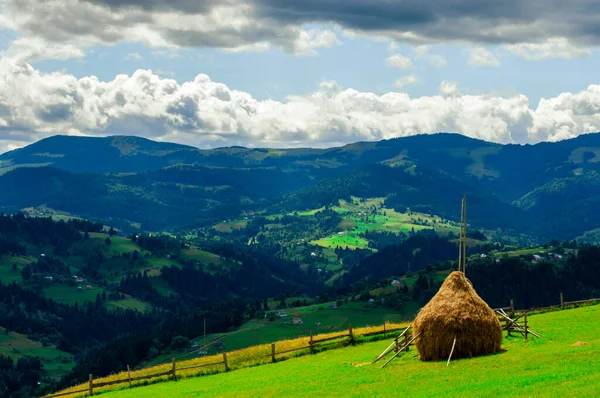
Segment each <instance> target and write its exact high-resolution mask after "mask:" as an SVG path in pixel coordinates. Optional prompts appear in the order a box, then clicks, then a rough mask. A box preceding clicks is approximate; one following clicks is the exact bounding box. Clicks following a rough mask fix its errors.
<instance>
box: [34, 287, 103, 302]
mask: <svg viewBox="0 0 600 398" xmlns="http://www.w3.org/2000/svg"><path fill="white" fill-rule="evenodd" d="M86 285H88V283H87V282H86V283H80V284H78V285H77V286H69V285H66V284H63V283H55V284H52V285H50V286H46V287H44V288H43V291H44V296H46V297H51V298H52V300H54V301H57V302H59V303H63V304H69V305H73V304H75V302H77V303H78V304H80V305H81V304H83V303H85V302H88V301H92V302H93V301H96V295H98V294H102V288H99V287H96V286H94V288H93V289H92V290H79V289H77V287H78V286H83V287H85V286H86ZM92 286H93V284H92Z"/></svg>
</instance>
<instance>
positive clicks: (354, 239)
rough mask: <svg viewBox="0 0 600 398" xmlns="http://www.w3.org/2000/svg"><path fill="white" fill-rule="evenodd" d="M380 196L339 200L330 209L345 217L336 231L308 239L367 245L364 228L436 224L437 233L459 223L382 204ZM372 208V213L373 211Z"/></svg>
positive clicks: (407, 228) (321, 243) (417, 228)
mask: <svg viewBox="0 0 600 398" xmlns="http://www.w3.org/2000/svg"><path fill="white" fill-rule="evenodd" d="M383 201H384V199H383V198H372V199H368V200H366V201H365V202H360V200H359V199H358V198H353V200H352V202H347V201H344V200H340V203H339V205H338V206H333V207H332V210H334V211H336V212H337V213H339V214H341V215H342V216H343V217H344V219H343V220H342V222H341V223H340V225H339V227H340V230H341V231H339V233H336V234H333V235H331V236H328V237H324V238H321V239H318V240H314V241H312V242H311V243H312V244H314V245H318V246H321V247H326V248H335V247H338V246H339V247H344V248H345V247H348V248H350V249H366V248H368V243H369V242H368V240H366V239H365V238H363V237H361V236H359V235H360V234H363V233H365V232H366V231H378V232H393V233H396V234H397V233H400V232H402V233H405V234H406V233H409V232H411V231H415V232H417V231H421V230H423V229H431V228H435V230H436V231H437V232H438V233H441V234H447V233H450V232H457V231H458V227H456V226H453V225H451V224H450V223H448V222H446V221H445V220H443V219H442V218H440V217H438V216H433V215H429V214H423V213H415V212H411V213H400V212H397V211H395V210H393V209H387V208H382V207H380V206H382V203H383ZM374 209H376V210H375V213H374ZM319 210H322V209H315V210H311V211H306V212H299V213H298V215H302V216H310V215H313V214H314V213H315V212H317V211H319Z"/></svg>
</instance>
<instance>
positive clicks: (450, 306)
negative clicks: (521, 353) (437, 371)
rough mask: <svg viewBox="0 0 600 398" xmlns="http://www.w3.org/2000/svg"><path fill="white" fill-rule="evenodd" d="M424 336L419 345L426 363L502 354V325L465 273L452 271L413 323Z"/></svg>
mask: <svg viewBox="0 0 600 398" xmlns="http://www.w3.org/2000/svg"><path fill="white" fill-rule="evenodd" d="M413 330H414V334H415V335H417V334H418V333H420V336H419V338H418V339H417V340H416V342H415V345H416V347H417V351H418V352H419V358H420V359H421V360H424V361H435V360H445V359H448V356H449V355H450V350H451V349H452V342H453V341H454V336H456V347H455V348H454V353H453V355H452V358H470V357H476V356H480V355H486V354H493V353H495V352H498V351H500V346H501V343H502V326H501V325H500V321H498V318H497V317H496V314H494V311H492V309H491V308H490V307H489V306H488V305H487V304H486V302H485V301H483V300H482V299H481V297H479V296H478V295H477V293H476V292H475V289H473V286H472V285H471V282H469V280H468V279H467V278H466V277H465V275H464V274H463V273H462V272H457V271H455V272H452V273H451V274H450V275H448V277H447V278H446V280H445V281H444V283H443V284H442V287H440V290H439V291H438V292H437V294H436V295H435V296H433V298H432V299H431V301H429V303H427V305H426V306H425V307H423V308H422V309H421V310H420V311H419V313H418V314H417V317H416V318H415V321H414V324H413Z"/></svg>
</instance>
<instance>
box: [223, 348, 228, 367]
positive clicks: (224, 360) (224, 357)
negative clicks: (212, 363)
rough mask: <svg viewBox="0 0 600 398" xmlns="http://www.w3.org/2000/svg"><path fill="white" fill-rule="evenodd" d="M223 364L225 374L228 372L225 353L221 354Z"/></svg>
mask: <svg viewBox="0 0 600 398" xmlns="http://www.w3.org/2000/svg"><path fill="white" fill-rule="evenodd" d="M223 364H224V365H225V372H229V365H228V364H227V353H226V352H224V353H223Z"/></svg>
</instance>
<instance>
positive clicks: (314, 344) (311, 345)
mask: <svg viewBox="0 0 600 398" xmlns="http://www.w3.org/2000/svg"><path fill="white" fill-rule="evenodd" d="M594 302H600V298H594V299H589V300H577V301H564V297H563V294H562V293H561V294H560V304H559V305H553V306H548V307H540V308H532V309H529V310H515V306H514V300H510V306H508V307H502V308H494V311H495V310H507V311H508V310H510V311H512V312H522V313H524V314H525V315H526V314H527V313H528V312H530V311H532V310H536V311H539V310H546V309H552V308H557V307H559V308H564V307H565V306H567V305H575V304H585V303H594ZM404 330H405V328H394V329H386V327H385V324H384V326H383V329H382V330H379V331H375V332H369V333H365V334H361V335H360V337H368V336H377V335H384V334H388V333H394V332H399V331H404ZM505 330H509V331H510V332H522V331H520V330H517V329H514V328H512V327H507V328H505ZM354 337H355V335H354V333H353V330H352V324H350V325H349V327H348V332H347V333H344V334H340V335H337V336H332V337H325V338H322V339H313V335H312V331H311V333H310V339H309V342H308V345H306V346H302V347H297V348H292V349H288V350H283V351H277V343H272V344H271V353H270V354H267V355H265V356H266V357H270V358H271V361H272V362H276V361H277V355H283V354H289V353H290V352H294V351H301V350H307V349H309V350H310V352H311V353H314V352H315V351H314V350H315V348H318V347H319V346H323V345H329V344H333V343H327V344H324V343H326V342H329V341H332V340H339V339H346V338H347V339H348V341H347V342H349V343H352V344H353V343H354V342H355V340H354ZM406 339H407V338H406V336H404V340H406ZM400 343H401V342H399V341H398V338H396V341H395V345H396V347H395V350H397V349H398V346H399V344H400ZM402 343H405V341H403V342H402ZM217 365H224V366H225V371H226V372H227V371H229V365H228V362H227V354H226V353H223V360H222V361H219V362H211V363H205V364H199V365H190V366H183V367H179V368H178V367H177V362H176V361H175V358H173V361H172V367H171V370H168V371H164V372H160V373H153V374H148V375H143V376H137V377H131V373H130V372H129V366H128V367H127V370H128V377H127V378H124V379H119V380H112V381H104V382H94V381H93V377H92V375H90V377H89V382H88V388H86V389H82V390H77V391H69V392H63V393H58V394H52V395H46V396H44V397H43V398H57V397H62V396H66V395H73V394H80V393H86V392H87V393H89V395H93V393H94V388H100V387H106V386H110V385H115V384H123V383H129V385H130V386H131V383H132V382H134V381H139V380H145V379H153V378H156V377H162V376H171V379H173V380H176V379H177V371H178V370H189V369H195V368H202V367H207V366H217Z"/></svg>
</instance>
